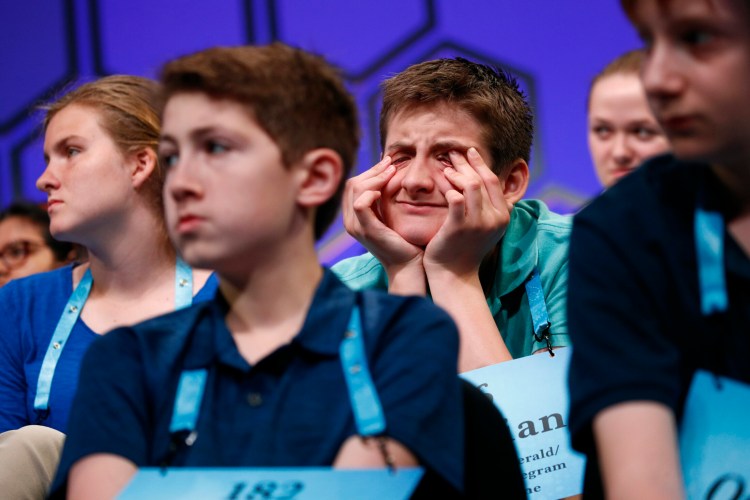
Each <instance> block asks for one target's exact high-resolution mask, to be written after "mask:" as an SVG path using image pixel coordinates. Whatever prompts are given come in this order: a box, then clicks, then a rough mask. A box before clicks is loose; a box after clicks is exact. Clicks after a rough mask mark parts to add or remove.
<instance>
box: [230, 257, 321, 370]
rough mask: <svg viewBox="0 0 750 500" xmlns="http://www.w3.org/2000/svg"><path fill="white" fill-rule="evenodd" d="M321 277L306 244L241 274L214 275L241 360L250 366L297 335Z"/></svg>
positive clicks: (316, 261) (318, 264)
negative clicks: (227, 309)
mask: <svg viewBox="0 0 750 500" xmlns="http://www.w3.org/2000/svg"><path fill="white" fill-rule="evenodd" d="M322 277H323V268H322V267H321V265H320V263H319V262H318V259H317V255H316V253H315V249H314V247H313V246H312V245H300V246H298V247H297V248H295V247H294V246H291V245H289V246H286V247H285V249H284V250H281V251H280V252H276V255H274V256H273V257H269V258H268V259H263V260H262V265H260V266H258V267H257V268H254V269H249V270H247V272H246V273H245V274H244V275H238V274H235V275H233V276H225V275H220V278H219V281H220V284H219V288H220V291H221V293H222V295H223V296H224V298H225V299H226V301H227V302H228V304H229V311H228V313H227V316H226V324H227V327H228V328H229V330H230V332H232V336H233V338H234V340H235V343H236V344H237V347H238V349H239V351H240V353H241V354H242V355H243V357H244V358H245V359H246V360H248V361H249V362H251V363H254V362H256V361H257V360H259V359H261V358H263V357H265V356H266V355H267V354H269V353H270V352H273V351H274V350H276V348H278V347H279V346H281V345H283V344H286V343H288V342H289V341H291V339H292V338H293V337H294V336H296V335H297V333H298V332H299V331H300V329H301V328H302V325H303V324H304V321H305V318H306V317H307V312H308V310H309V308H310V304H311V303H312V300H313V296H314V295H315V291H316V289H317V287H318V285H319V284H320V281H321V279H322Z"/></svg>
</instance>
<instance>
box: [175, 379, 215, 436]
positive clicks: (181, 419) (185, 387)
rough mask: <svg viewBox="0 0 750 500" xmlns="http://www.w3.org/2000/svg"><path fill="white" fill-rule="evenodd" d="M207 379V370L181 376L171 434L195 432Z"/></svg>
mask: <svg viewBox="0 0 750 500" xmlns="http://www.w3.org/2000/svg"><path fill="white" fill-rule="evenodd" d="M207 377H208V371H207V370H206V369H199V370H186V371H184V372H182V374H181V375H180V382H179V384H178V386H177V397H176V398H175V400H174V410H173V411H172V422H171V423H170V424H169V432H170V433H172V434H174V433H175V432H181V431H187V432H190V433H192V432H194V431H195V426H196V424H197V423H198V415H199V413H200V408H201V401H203V391H204V390H205V388H206V378H207Z"/></svg>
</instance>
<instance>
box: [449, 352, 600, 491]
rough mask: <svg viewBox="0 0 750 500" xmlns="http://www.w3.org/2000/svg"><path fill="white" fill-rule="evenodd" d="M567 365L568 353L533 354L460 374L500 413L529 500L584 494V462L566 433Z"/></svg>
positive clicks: (568, 360) (567, 400)
mask: <svg viewBox="0 0 750 500" xmlns="http://www.w3.org/2000/svg"><path fill="white" fill-rule="evenodd" d="M569 365H570V349H569V348H563V349H556V350H555V356H554V357H550V356H549V355H548V354H536V355H533V356H527V357H525V358H520V359H516V360H513V361H507V362H505V363H499V364H496V365H492V366H486V367H484V368H479V369H477V370H472V371H470V372H466V373H462V374H461V376H462V377H463V378H465V379H466V380H468V381H469V382H471V383H472V384H474V385H476V386H477V387H479V388H480V389H481V390H482V391H484V392H485V393H487V396H488V397H491V399H492V401H493V402H494V403H495V405H496V406H497V407H498V408H500V410H501V411H502V412H503V415H504V416H505V419H506V421H507V422H508V427H510V432H511V434H512V435H513V439H514V442H515V444H516V449H517V451H518V457H519V460H520V462H521V471H522V472H523V477H524V481H525V483H526V493H527V494H528V496H529V498H530V499H532V500H542V499H548V498H549V499H557V498H564V497H568V496H572V495H577V494H580V493H581V492H582V491H583V473H584V468H585V463H586V462H585V458H584V456H583V455H582V454H580V453H577V452H575V451H573V449H572V448H571V447H570V433H569V431H568V411H569V406H570V400H569V398H568V387H567V377H568V366H569ZM498 494H499V493H498Z"/></svg>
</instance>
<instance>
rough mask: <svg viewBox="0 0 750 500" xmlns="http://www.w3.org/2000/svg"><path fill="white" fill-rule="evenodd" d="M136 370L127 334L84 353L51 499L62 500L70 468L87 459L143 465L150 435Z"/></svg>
mask: <svg viewBox="0 0 750 500" xmlns="http://www.w3.org/2000/svg"><path fill="white" fill-rule="evenodd" d="M142 365H143V364H142V362H141V357H140V355H139V349H138V342H137V340H136V336H135V333H134V332H133V331H132V330H131V329H129V328H120V329H116V330H113V331H112V332H110V333H107V334H106V335H104V336H103V337H101V338H98V339H97V340H96V341H95V342H94V343H93V344H92V345H91V347H90V348H89V350H88V351H87V352H86V355H85V356H84V359H83V364H82V366H81V376H80V381H79V385H78V390H77V392H76V396H75V399H74V400H73V407H72V409H71V413H70V420H69V425H68V435H67V438H66V440H65V446H64V448H63V453H62V458H61V460H60V466H59V468H58V470H57V474H56V477H55V480H54V482H53V486H52V490H51V491H52V497H53V498H57V497H59V498H64V491H65V489H66V487H67V478H68V473H69V472H70V469H71V467H72V466H73V465H74V464H75V463H76V462H77V461H78V460H80V459H82V458H84V457H86V456H88V455H92V454H95V453H111V454H114V455H119V456H121V457H123V458H125V459H127V460H130V461H131V462H133V463H135V464H136V465H138V466H140V465H144V464H145V463H146V461H147V457H148V438H149V435H150V432H149V430H148V429H149V426H148V417H147V413H148V412H147V408H146V406H147V405H146V404H144V403H145V402H146V401H147V393H146V384H145V378H144V367H143V366H142Z"/></svg>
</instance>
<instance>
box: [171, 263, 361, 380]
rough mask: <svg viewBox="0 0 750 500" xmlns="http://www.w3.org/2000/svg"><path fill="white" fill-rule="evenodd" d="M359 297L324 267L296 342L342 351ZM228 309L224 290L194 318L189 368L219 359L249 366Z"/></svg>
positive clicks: (317, 349)
mask: <svg viewBox="0 0 750 500" xmlns="http://www.w3.org/2000/svg"><path fill="white" fill-rule="evenodd" d="M355 297H356V295H355V293H354V292H352V291H351V290H350V289H349V288H347V287H346V286H345V285H344V284H343V283H341V282H340V281H339V280H338V278H336V276H335V275H334V274H333V273H332V272H331V271H330V270H328V269H324V273H323V278H322V279H321V281H320V283H319V284H318V287H317V289H316V291H315V294H314V296H313V300H312V302H311V304H310V309H309V310H308V313H307V316H306V318H305V322H304V324H303V325H302V329H301V330H300V332H299V333H298V334H297V335H296V336H295V337H294V338H293V339H292V343H293V344H297V345H299V346H300V347H302V348H303V349H306V350H308V351H312V352H316V353H319V354H323V355H338V351H339V344H340V343H341V339H342V338H343V334H344V331H345V329H346V327H347V324H348V322H349V316H350V315H351V311H352V307H353V306H354V303H355ZM228 310H229V304H228V303H227V301H226V299H225V298H224V297H223V295H222V294H221V291H217V292H216V295H215V296H214V299H213V300H211V301H210V302H207V303H205V305H203V307H202V308H201V311H199V312H198V314H196V315H195V318H194V319H193V321H191V322H190V324H189V325H188V327H191V329H192V330H193V332H192V335H191V337H192V338H191V340H190V342H191V345H190V346H189V347H188V353H187V355H186V358H185V368H186V369H195V368H202V367H206V366H208V365H210V364H211V363H212V362H214V360H215V359H218V360H221V362H222V363H225V364H228V365H231V366H233V367H236V368H238V369H241V370H247V369H248V364H247V362H245V361H244V358H242V357H241V355H240V354H239V352H238V351H237V347H236V346H235V344H234V341H233V339H232V334H231V332H230V331H229V329H228V328H227V326H226V320H225V318H226V315H227V311H228Z"/></svg>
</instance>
